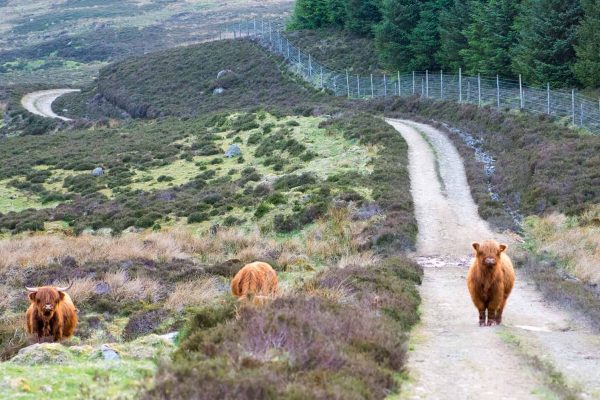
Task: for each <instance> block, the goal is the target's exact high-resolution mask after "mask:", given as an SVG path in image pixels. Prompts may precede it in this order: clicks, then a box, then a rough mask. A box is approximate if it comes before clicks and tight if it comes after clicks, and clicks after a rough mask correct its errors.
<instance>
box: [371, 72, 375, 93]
mask: <svg viewBox="0 0 600 400" xmlns="http://www.w3.org/2000/svg"><path fill="white" fill-rule="evenodd" d="M371 98H375V91H374V90H373V74H371Z"/></svg>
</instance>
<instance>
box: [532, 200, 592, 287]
mask: <svg viewBox="0 0 600 400" xmlns="http://www.w3.org/2000/svg"><path fill="white" fill-rule="evenodd" d="M599 210H600V206H596V207H593V208H592V209H590V210H589V211H588V212H587V213H586V214H584V215H582V217H580V218H577V217H567V216H565V215H563V214H556V213H555V214H551V215H548V216H546V217H529V218H528V219H527V220H526V233H527V235H528V236H530V237H531V238H532V239H533V240H534V241H535V243H536V245H537V248H538V250H540V251H546V252H548V253H550V254H552V255H554V256H556V257H558V258H560V259H561V260H563V261H565V262H566V263H567V267H568V269H569V272H571V273H572V274H573V275H575V276H576V277H577V278H579V279H581V280H582V281H584V282H587V283H592V284H598V283H600V224H595V223H594V221H595V220H596V218H597V214H599V213H600V212H599Z"/></svg>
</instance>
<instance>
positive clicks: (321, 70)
mask: <svg viewBox="0 0 600 400" xmlns="http://www.w3.org/2000/svg"><path fill="white" fill-rule="evenodd" d="M320 67H321V89H323V66H322V65H321V66H320Z"/></svg>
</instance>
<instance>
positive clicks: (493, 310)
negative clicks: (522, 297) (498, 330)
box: [487, 295, 504, 326]
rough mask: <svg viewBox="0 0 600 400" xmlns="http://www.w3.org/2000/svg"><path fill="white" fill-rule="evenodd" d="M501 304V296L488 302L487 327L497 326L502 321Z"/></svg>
mask: <svg viewBox="0 0 600 400" xmlns="http://www.w3.org/2000/svg"><path fill="white" fill-rule="evenodd" d="M502 303H504V296H502V295H500V296H496V297H495V298H493V299H492V301H490V304H489V305H488V321H487V326H494V325H498V324H500V322H501V321H502Z"/></svg>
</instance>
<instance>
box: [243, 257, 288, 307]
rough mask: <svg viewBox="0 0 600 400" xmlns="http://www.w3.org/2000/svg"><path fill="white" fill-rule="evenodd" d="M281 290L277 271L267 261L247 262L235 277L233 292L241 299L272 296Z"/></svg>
mask: <svg viewBox="0 0 600 400" xmlns="http://www.w3.org/2000/svg"><path fill="white" fill-rule="evenodd" d="M278 292H279V283H278V280H277V273H276V272H275V270H274V269H273V268H272V267H271V266H270V265H269V264H267V263H264V262H260V261H257V262H253V263H250V264H246V265H245V266H244V267H243V268H242V269H241V270H239V272H238V273H237V274H236V275H235V276H234V277H233V280H232V281H231V293H233V295H234V296H236V297H238V298H239V299H240V300H241V299H244V298H246V297H248V296H249V295H250V296H252V297H261V296H272V295H275V294H277V293H278Z"/></svg>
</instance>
